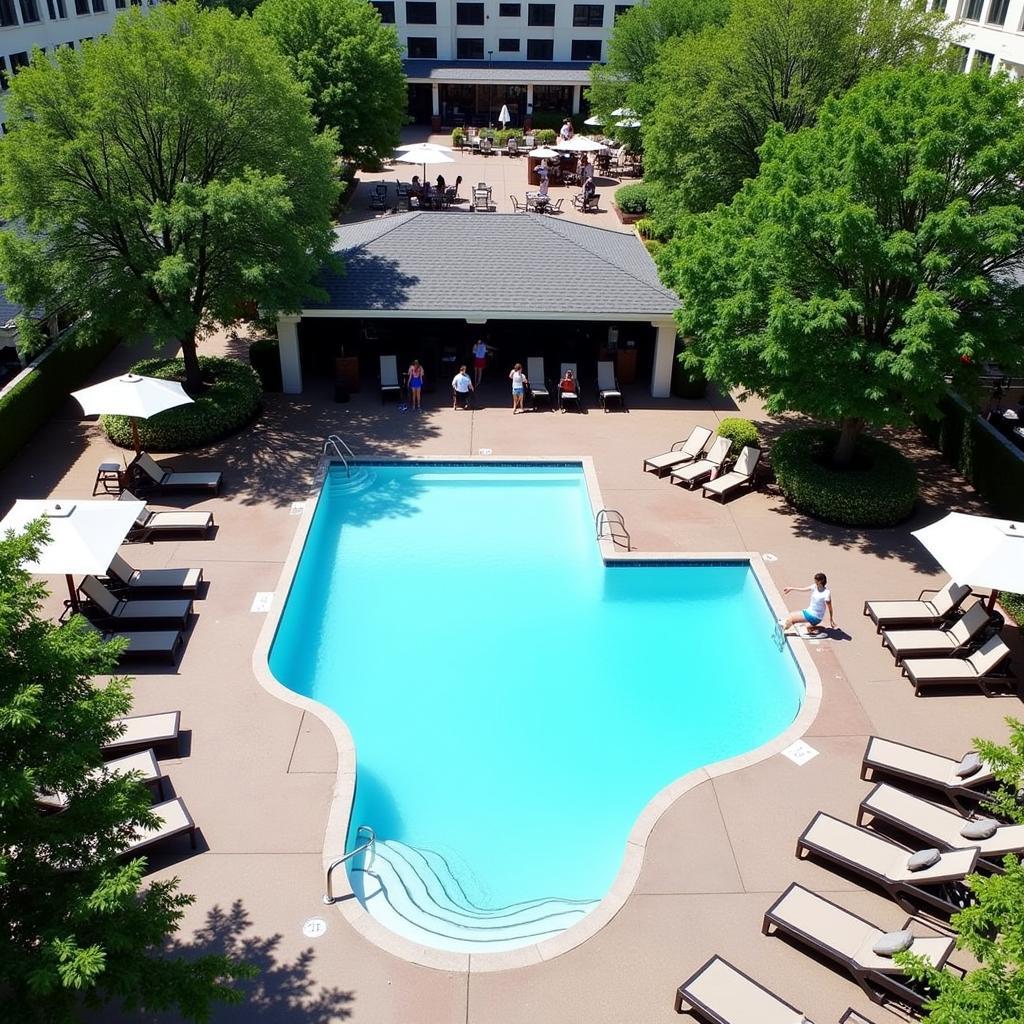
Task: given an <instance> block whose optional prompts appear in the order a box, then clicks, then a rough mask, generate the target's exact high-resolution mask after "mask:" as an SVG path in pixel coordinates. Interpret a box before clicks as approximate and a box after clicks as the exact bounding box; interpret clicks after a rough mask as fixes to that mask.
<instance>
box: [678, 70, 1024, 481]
mask: <svg viewBox="0 0 1024 1024" xmlns="http://www.w3.org/2000/svg"><path fill="white" fill-rule="evenodd" d="M1022 89H1024V86H1022V85H1021V84H1019V83H1014V82H1010V81H1009V80H1008V79H1006V78H1004V77H999V76H997V77H994V78H988V77H985V76H981V75H958V74H951V73H944V72H935V71H932V70H930V69H929V68H927V67H922V66H914V67H909V68H906V69H902V70H898V71H886V72H880V73H879V74H877V75H875V76H872V77H871V78H870V79H867V80H865V81H864V82H863V83H861V84H860V85H859V86H858V87H856V88H855V89H853V90H852V91H850V92H849V93H847V94H846V95H845V96H844V97H842V98H841V99H838V100H832V101H829V102H828V103H827V104H826V106H825V108H824V110H823V112H822V115H821V120H820V123H819V125H818V126H817V127H814V128H805V129H804V130H803V131H800V132H798V133H796V134H795V135H786V134H785V133H784V131H783V130H782V128H781V127H776V128H775V129H774V130H773V131H772V132H771V133H770V134H769V137H768V140H767V142H766V143H765V145H764V147H763V148H762V150H761V160H762V164H761V169H760V172H759V173H758V176H757V177H756V178H755V179H753V180H751V181H748V182H747V183H746V184H745V185H744V187H743V189H742V190H741V191H740V192H739V194H738V195H737V196H736V198H735V199H734V200H733V202H732V203H731V205H729V206H719V207H718V208H716V209H715V210H713V211H712V212H711V213H708V214H703V215H699V216H695V217H692V218H691V219H690V220H689V221H687V222H686V223H685V224H684V225H683V226H681V228H680V230H679V231H677V234H676V237H675V239H674V240H673V242H671V243H670V244H669V245H667V246H666V247H665V248H664V249H663V250H662V251H661V253H660V254H659V265H660V268H661V272H662V277H663V279H664V280H665V282H666V283H667V284H668V285H670V286H671V287H673V288H675V289H676V291H677V292H678V293H679V295H680V298H681V300H682V309H681V310H680V312H679V313H678V314H677V316H678V320H679V323H680V326H681V327H682V330H683V333H684V334H685V335H687V336H692V337H693V339H694V341H693V345H692V347H689V348H688V351H687V354H686V357H685V361H687V362H688V363H689V364H690V365H691V366H693V365H701V366H702V367H703V369H704V371H705V373H706V374H707V375H708V376H709V377H710V378H712V379H714V380H716V381H719V382H720V383H722V384H724V385H726V386H728V387H735V386H737V385H743V386H745V387H747V388H749V389H751V390H753V391H754V392H756V393H758V394H760V395H761V396H763V398H764V400H765V404H766V406H767V408H768V410H769V411H770V412H782V411H784V410H797V411H799V412H803V413H806V414H808V415H809V416H813V417H815V418H817V419H821V420H829V421H834V422H838V423H839V424H840V427H841V431H840V439H839V444H838V447H837V449H836V452H835V458H834V461H835V464H836V465H837V466H840V467H841V466H844V465H847V464H848V463H849V460H850V458H851V456H852V453H853V450H854V444H855V441H856V438H857V435H858V433H859V432H860V430H861V429H862V428H863V426H864V425H865V424H869V423H870V424H874V425H877V426H882V425H887V424H892V425H907V424H909V423H910V422H911V421H912V419H913V418H914V417H916V416H921V415H924V416H934V415H937V414H938V405H937V403H938V400H939V398H940V397H941V396H942V395H943V394H944V393H945V389H946V380H947V378H948V377H950V376H952V377H953V378H954V380H955V381H957V382H965V383H967V382H969V381H970V380H972V379H973V378H974V376H975V373H976V368H977V366H978V365H979V364H980V363H983V362H988V361H993V362H999V363H1001V364H1002V365H1003V366H1005V367H1006V369H1007V370H1008V371H1009V370H1010V369H1011V368H1012V367H1016V366H1019V365H1020V363H1021V358H1022V349H1021V346H1020V343H1019V327H1020V323H1021V320H1020V317H1021V314H1022V312H1024V287H1022V285H1021V284H1020V283H1019V282H1018V280H1017V279H1015V277H1014V274H1015V273H1016V272H1018V271H1019V270H1020V269H1021V266H1022V262H1024V193H1022V191H1021V189H1020V188H1019V186H1018V182H1017V169H1018V168H1020V167H1021V166H1022V161H1024V111H1022V108H1021V100H1022V98H1024V91H1022Z"/></svg>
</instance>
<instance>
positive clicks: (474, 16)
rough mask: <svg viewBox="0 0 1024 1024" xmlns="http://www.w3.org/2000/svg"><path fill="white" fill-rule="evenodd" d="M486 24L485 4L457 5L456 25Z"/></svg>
mask: <svg viewBox="0 0 1024 1024" xmlns="http://www.w3.org/2000/svg"><path fill="white" fill-rule="evenodd" d="M483 23H484V5H483V4H456V5H455V24H456V25H482V24H483Z"/></svg>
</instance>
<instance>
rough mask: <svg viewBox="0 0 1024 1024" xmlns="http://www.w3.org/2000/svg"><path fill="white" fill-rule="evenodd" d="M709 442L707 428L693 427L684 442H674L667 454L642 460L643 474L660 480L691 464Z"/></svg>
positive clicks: (709, 433) (663, 453) (709, 435)
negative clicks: (686, 464) (673, 471)
mask: <svg viewBox="0 0 1024 1024" xmlns="http://www.w3.org/2000/svg"><path fill="white" fill-rule="evenodd" d="M710 440H711V431H710V430H708V428H707V427H694V428H693V430H691V431H690V436H689V437H688V438H686V440H685V441H674V442H673V443H672V447H671V448H669V450H668V451H667V452H662V453H661V454H660V455H652V456H651V457H650V458H649V459H644V472H645V473H654V474H655V476H657V477H659V478H661V477H663V476H664V475H665V474H666V473H667V472H669V470H672V469H675V468H676V467H677V466H682V465H683V464H684V463H687V462H693V461H694V459H696V458H697V457H698V456H699V455H700V453H701V452H703V451H704V449H705V448H706V447H707V443H708V441H710Z"/></svg>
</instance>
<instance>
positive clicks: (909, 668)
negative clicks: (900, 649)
mask: <svg viewBox="0 0 1024 1024" xmlns="http://www.w3.org/2000/svg"><path fill="white" fill-rule="evenodd" d="M1009 656H1010V648H1009V647H1007V646H1006V644H1004V643H1003V641H1002V640H1000V639H999V637H998V636H993V637H990V638H989V639H988V640H986V641H985V643H983V644H982V645H981V647H979V648H978V649H977V650H976V651H975V652H974V653H973V654H969V655H968V656H967V657H966V658H907V659H905V660H904V662H903V674H904V675H905V676H906V677H907V678H908V679H909V680H910V681H911V682H912V683H913V684H914V696H915V697H918V696H920V694H921V688H922V687H925V686H962V685H963V684H965V683H973V684H974V685H975V686H977V687H979V688H980V689H981V691H982V693H984V694H985V696H986V697H993V696H995V694H993V692H992V686H991V683H990V680H991V679H992V674H993V673H994V672H995V670H996V669H997V668H999V666H1000V665H1002V663H1003V662H1004V661H1006V659H1007V658H1009ZM1016 690H1017V687H1016V685H1015V686H1014V687H1013V689H1012V690H1011V691H1010V695H1011V696H1015V695H1016Z"/></svg>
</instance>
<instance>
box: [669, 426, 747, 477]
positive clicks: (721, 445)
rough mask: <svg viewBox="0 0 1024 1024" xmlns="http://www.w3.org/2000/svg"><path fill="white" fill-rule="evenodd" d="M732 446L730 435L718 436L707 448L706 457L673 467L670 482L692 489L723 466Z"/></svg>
mask: <svg viewBox="0 0 1024 1024" xmlns="http://www.w3.org/2000/svg"><path fill="white" fill-rule="evenodd" d="M730 448H732V441H731V440H730V439H729V438H728V437H716V438H715V443H714V444H713V445H711V447H710V448H709V449H708V450H707V454H706V455H705V456H704V458H702V459H698V460H697V461H695V462H691V463H690V464H689V465H688V466H680V467H679V468H678V469H673V470H672V472H671V473H670V474H669V482H670V483H674V484H681V485H682V486H683V487H689V488H691V489H692V488H694V487H696V486H697V485H698V484H701V483H703V482H704V481H705V480H707V479H708V477H710V476H711V474H712V473H717V472H718V471H719V470H720V469H721V468H722V464H723V463H724V462H725V460H726V459H727V458H728V456H729V449H730Z"/></svg>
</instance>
